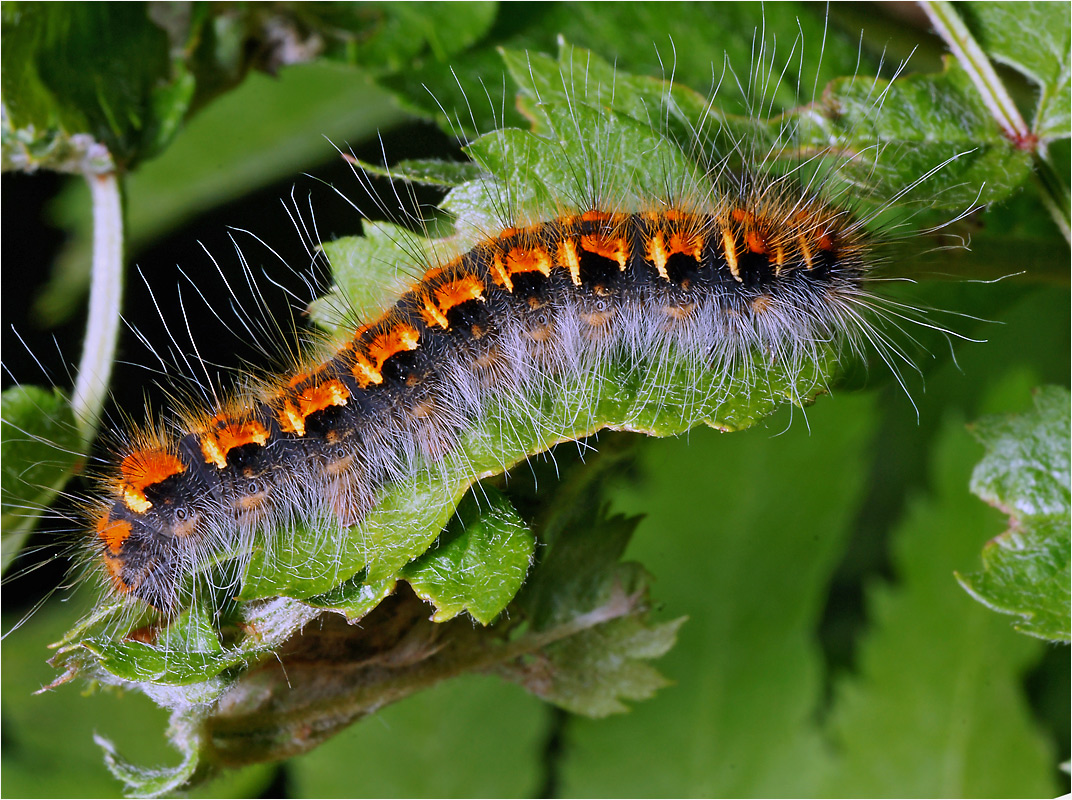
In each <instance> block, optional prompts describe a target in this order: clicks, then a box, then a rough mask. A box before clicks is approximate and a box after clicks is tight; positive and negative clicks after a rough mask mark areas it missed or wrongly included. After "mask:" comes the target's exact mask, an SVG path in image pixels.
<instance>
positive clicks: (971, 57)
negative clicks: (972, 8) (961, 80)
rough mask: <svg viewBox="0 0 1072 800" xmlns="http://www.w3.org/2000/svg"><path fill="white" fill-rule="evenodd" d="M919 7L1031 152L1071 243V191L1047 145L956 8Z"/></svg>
mask: <svg viewBox="0 0 1072 800" xmlns="http://www.w3.org/2000/svg"><path fill="white" fill-rule="evenodd" d="M920 5H922V6H923V10H924V11H926V12H927V16H928V17H929V18H930V21H931V24H933V25H934V28H935V30H936V31H937V32H938V34H939V35H940V36H941V37H942V38H943V39H944V40H945V42H946V44H947V45H949V49H950V51H951V52H952V53H953V55H954V56H956V59H957V61H958V62H959V63H960V65H961V67H963V68H964V71H965V72H967V73H968V76H969V77H970V78H971V80H972V83H974V84H975V88H976V89H978V90H979V94H980V96H981V97H982V99H983V103H985V104H986V107H987V108H988V109H990V113H991V115H992V116H993V117H994V119H995V120H997V123H998V125H1000V126H1001V129H1002V131H1003V132H1004V133H1005V135H1006V136H1007V137H1008V138H1009V140H1010V141H1012V142H1013V143H1015V144H1016V146H1017V147H1021V148H1024V149H1030V150H1031V152H1032V155H1033V157H1034V162H1035V179H1036V184H1037V185H1038V187H1039V189H1040V191H1039V195H1040V196H1041V198H1042V202H1043V204H1044V205H1045V206H1046V208H1047V210H1048V211H1049V212H1050V216H1051V217H1053V220H1054V222H1056V223H1057V227H1058V228H1060V230H1061V233H1062V234H1063V235H1064V237H1065V240H1066V241H1069V242H1072V230H1070V224H1069V219H1070V213H1072V201H1070V197H1069V187H1068V185H1067V183H1066V182H1064V181H1063V180H1061V179H1060V178H1059V177H1058V175H1057V172H1056V170H1054V168H1053V165H1052V163H1051V162H1050V160H1049V158H1048V153H1047V150H1046V143H1045V142H1044V141H1038V140H1036V139H1037V137H1036V136H1035V134H1034V132H1033V131H1032V130H1031V128H1030V127H1028V124H1027V123H1026V122H1025V121H1024V118H1023V116H1022V115H1021V114H1020V110H1019V109H1018V108H1017V107H1016V103H1014V102H1013V99H1012V96H1011V95H1010V94H1009V92H1008V90H1007V89H1006V88H1005V84H1003V83H1002V81H1001V78H1000V77H998V73H997V71H996V70H995V69H994V65H993V64H991V63H990V59H989V58H988V57H987V55H986V52H985V51H984V50H983V48H982V47H981V46H980V45H979V43H978V42H977V41H975V37H974V36H972V34H971V31H970V30H968V26H967V25H965V24H964V20H962V19H961V18H960V15H959V14H958V13H957V11H956V9H955V8H954V6H953V4H952V3H950V2H946V0H922V2H921V3H920Z"/></svg>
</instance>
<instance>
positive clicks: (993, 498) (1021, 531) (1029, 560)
mask: <svg viewBox="0 0 1072 800" xmlns="http://www.w3.org/2000/svg"><path fill="white" fill-rule="evenodd" d="M1069 406H1070V400H1069V394H1068V390H1067V389H1065V388H1062V387H1057V386H1048V387H1044V388H1042V389H1040V390H1039V391H1038V394H1037V395H1036V397H1035V408H1034V410H1033V411H1032V412H1030V413H1027V414H1023V415H1020V416H1012V417H985V418H983V419H981V420H979V421H978V422H976V423H975V424H974V425H973V426H972V431H973V433H974V434H975V436H976V438H978V439H979V441H980V442H982V444H983V445H984V446H985V447H986V449H987V455H986V457H985V458H984V459H983V460H982V461H980V462H979V464H978V465H977V466H976V468H975V471H974V472H973V473H972V480H971V489H972V491H973V492H974V493H975V494H977V495H978V496H979V497H981V498H982V499H983V500H985V501H986V502H988V503H990V504H991V505H993V506H996V507H997V508H1000V509H1001V510H1003V511H1005V512H1006V513H1008V514H1009V518H1010V519H1009V523H1010V524H1009V530H1007V531H1005V533H1003V534H1001V535H1000V536H998V537H996V538H994V539H993V540H992V541H990V542H989V543H987V545H986V547H985V548H984V549H983V570H982V571H981V572H975V573H969V574H966V575H960V576H959V578H960V582H961V584H962V585H963V586H964V588H965V589H967V590H968V591H969V592H970V593H971V594H972V596H973V597H975V598H976V599H977V600H979V601H980V602H982V603H985V604H986V605H987V606H989V607H990V608H993V609H994V610H995V611H1001V612H1003V613H1006V614H1013V615H1015V616H1016V617H1018V620H1017V622H1016V628H1017V629H1018V630H1021V631H1023V632H1024V633H1030V634H1032V635H1034V636H1039V637H1041V638H1044V639H1050V640H1053V641H1063V642H1068V641H1069V640H1070V638H1072V631H1070V630H1069V619H1070V617H1072V604H1070V600H1069V583H1070V581H1072V571H1070V569H1072V568H1070V561H1072V541H1070V538H1072V534H1070V525H1072V517H1070V512H1069V435H1070V434H1069Z"/></svg>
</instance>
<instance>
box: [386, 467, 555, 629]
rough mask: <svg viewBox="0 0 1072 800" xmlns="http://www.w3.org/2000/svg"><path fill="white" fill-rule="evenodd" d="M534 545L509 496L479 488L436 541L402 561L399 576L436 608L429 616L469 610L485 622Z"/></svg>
mask: <svg viewBox="0 0 1072 800" xmlns="http://www.w3.org/2000/svg"><path fill="white" fill-rule="evenodd" d="M535 546H536V542H535V540H534V539H533V536H532V533H531V532H530V531H529V528H528V526H527V525H526V524H525V523H524V521H523V520H522V519H521V518H520V517H519V516H518V515H517V512H516V511H515V510H514V508H513V506H511V505H510V501H509V500H507V499H506V497H504V496H503V495H502V494H500V493H499V492H497V491H495V490H494V489H490V488H483V489H482V490H481V491H480V492H478V493H472V492H471V493H470V494H469V495H468V496H467V497H466V499H465V500H463V501H462V503H461V504H460V505H459V506H458V508H457V509H456V510H455V512H454V519H453V520H451V523H450V524H449V525H448V526H447V528H446V530H444V531H443V533H442V534H441V535H440V537H439V542H438V543H437V544H436V545H435V546H434V547H432V548H430V549H429V550H428V552H426V553H425V554H424V555H422V556H419V557H418V558H416V559H415V560H413V561H411V562H410V563H409V564H407V565H406V566H405V567H404V568H403V569H402V572H401V576H402V577H403V578H405V580H406V581H407V582H408V583H409V585H410V586H412V587H413V591H415V592H416V593H417V596H418V597H420V598H422V599H424V600H427V601H428V602H430V603H432V604H433V605H434V606H435V607H436V613H435V616H433V617H432V619H433V621H435V622H445V621H447V620H448V619H452V618H454V617H455V616H457V615H458V614H460V613H462V612H463V611H468V612H469V614H470V616H472V617H473V619H475V620H476V621H477V622H479V623H480V624H481V625H487V624H489V623H491V622H492V621H493V620H494V619H495V618H496V617H497V616H499V614H500V613H501V612H502V610H503V609H504V608H506V605H507V604H508V603H509V602H510V601H511V600H513V599H514V595H516V594H517V591H518V589H520V588H521V584H522V583H524V581H525V575H526V574H528V571H529V564H530V563H531V561H532V552H533V549H534V548H535Z"/></svg>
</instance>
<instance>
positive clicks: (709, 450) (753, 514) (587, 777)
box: [559, 397, 874, 797]
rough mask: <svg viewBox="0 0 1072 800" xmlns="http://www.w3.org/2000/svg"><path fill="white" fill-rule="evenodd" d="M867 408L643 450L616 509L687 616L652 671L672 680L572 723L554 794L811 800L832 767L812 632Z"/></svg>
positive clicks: (867, 425)
mask: <svg viewBox="0 0 1072 800" xmlns="http://www.w3.org/2000/svg"><path fill="white" fill-rule="evenodd" d="M872 402H873V401H872V400H871V399H870V398H867V397H856V398H849V397H840V398H838V402H837V403H836V404H817V405H816V406H815V407H814V408H812V409H809V410H808V412H807V418H808V425H807V426H805V425H804V424H803V420H795V421H794V423H793V425H792V427H790V428H789V430H783V426H784V425H785V422H786V421H785V420H784V419H783V420H781V421H780V423H779V424H777V425H774V426H772V427H771V428H770V429H768V430H758V429H757V430H752V431H747V432H745V433H741V434H736V435H734V436H719V435H717V434H715V433H714V432H708V431H698V432H694V433H693V434H692V435H690V436H689V440H688V441H685V440H684V439H672V440H663V441H659V442H649V443H647V444H648V446H647V447H646V448H645V449H644V453H643V460H642V461H641V468H642V472H641V477H640V480H639V481H638V482H637V483H635V484H631V485H626V486H622V487H621V488H620V489H619V490H618V491H617V492H616V498H615V508H621V509H623V510H625V511H627V512H640V511H643V512H644V513H645V514H646V515H647V516H646V517H645V520H644V522H643V523H642V524H641V526H640V530H639V531H638V535H637V537H636V539H635V541H634V542H633V544H632V545H631V547H630V549H629V554H630V555H631V556H632V557H634V558H636V559H637V560H639V561H641V562H642V563H643V564H644V565H645V566H646V567H647V568H648V569H649V570H651V571H652V572H653V573H654V574H655V575H657V576H658V577H659V582H658V584H657V585H658V588H659V595H660V597H661V598H662V600H663V602H664V603H666V604H667V606H668V607H669V608H671V609H673V610H674V611H675V612H678V613H680V612H687V613H688V614H689V621H688V622H687V623H686V624H685V626H684V627H683V628H682V629H681V632H680V634H679V642H678V644H677V646H676V647H675V648H674V649H673V650H672V651H671V652H670V653H669V654H668V655H667V656H666V657H665V658H664V659H663V660H662V662H661V663H660V667H661V670H662V671H663V672H664V673H665V674H666V675H667V676H668V677H669V678H671V679H672V680H673V681H674V682H675V684H676V686H675V687H674V688H673V689H668V690H664V691H663V692H662V693H661V694H660V696H659V698H658V699H657V700H656V701H655V702H653V703H644V704H641V705H638V706H637V707H635V708H634V709H633V711H632V712H631V713H630V714H629V715H628V716H624V717H617V718H611V719H608V720H602V721H600V722H598V723H593V722H588V721H585V720H575V721H573V722H571V724H570V725H569V727H568V728H567V730H566V732H565V740H566V741H567V742H568V747H566V748H565V750H564V754H563V757H562V763H561V765H560V766H559V769H560V775H561V780H562V784H561V791H562V793H563V795H567V796H591V795H597V794H598V795H606V796H614V797H617V796H675V797H682V796H723V795H734V796H772V795H775V796H778V795H796V796H807V795H811V794H815V793H817V792H818V791H819V789H818V787H819V786H820V785H821V783H820V781H821V779H822V778H823V776H824V775H825V774H826V773H827V770H829V769H830V757H829V755H828V754H827V753H826V751H825V748H824V745H823V741H822V737H821V735H820V733H819V732H818V731H817V730H816V728H815V725H814V715H815V712H816V709H817V708H818V707H819V704H820V702H821V698H822V677H821V667H822V664H821V659H820V655H819V652H818V649H817V647H816V644H815V642H814V641H813V640H812V639H811V638H810V636H809V634H808V631H809V630H811V629H812V628H813V627H814V626H815V624H816V623H817V621H818V618H819V617H820V615H821V612H822V604H823V600H824V597H825V592H826V586H827V584H828V582H829V580H830V577H831V574H832V573H833V571H834V569H835V567H836V565H837V560H838V559H839V557H840V554H841V552H842V548H843V547H844V545H845V542H846V539H847V536H848V534H849V526H850V523H851V521H852V519H853V516H854V514H855V510H856V506H857V504H858V503H859V502H860V497H861V491H862V490H863V488H864V484H863V478H864V474H865V473H864V469H863V467H864V464H865V463H866V462H865V459H866V454H867V447H868V444H869V442H870V439H871V436H872V429H873V425H874V410H873V404H872ZM798 423H799V424H798ZM809 427H810V432H809Z"/></svg>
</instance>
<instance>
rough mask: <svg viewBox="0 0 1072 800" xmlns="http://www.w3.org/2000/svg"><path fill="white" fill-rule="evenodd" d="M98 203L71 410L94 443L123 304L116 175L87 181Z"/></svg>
mask: <svg viewBox="0 0 1072 800" xmlns="http://www.w3.org/2000/svg"><path fill="white" fill-rule="evenodd" d="M86 182H87V183H89V191H90V194H91V196H92V199H93V278H92V281H91V283H90V289H89V318H88V320H87V321H86V338H85V344H84V345H83V350H82V360H81V361H80V362H79V364H78V378H77V379H76V381H75V386H74V395H73V397H72V398H71V406H72V408H73V409H74V413H75V417H76V419H77V420H78V424H79V427H80V429H81V433H82V438H83V439H84V440H85V441H87V442H88V441H89V440H90V439H92V438H93V435H94V433H95V432H96V430H97V423H98V422H99V421H100V416H101V411H102V410H103V408H104V400H105V397H106V396H107V394H108V380H109V378H110V377H111V374H112V365H113V364H114V362H115V348H116V339H117V338H118V335H119V311H120V306H121V301H122V298H123V202H122V194H121V190H120V184H119V176H118V175H117V174H116V173H115V172H106V173H101V174H94V173H90V174H87V175H86Z"/></svg>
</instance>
